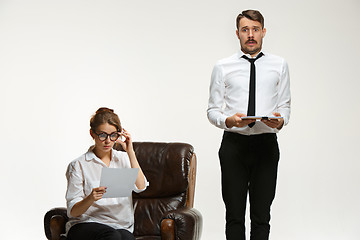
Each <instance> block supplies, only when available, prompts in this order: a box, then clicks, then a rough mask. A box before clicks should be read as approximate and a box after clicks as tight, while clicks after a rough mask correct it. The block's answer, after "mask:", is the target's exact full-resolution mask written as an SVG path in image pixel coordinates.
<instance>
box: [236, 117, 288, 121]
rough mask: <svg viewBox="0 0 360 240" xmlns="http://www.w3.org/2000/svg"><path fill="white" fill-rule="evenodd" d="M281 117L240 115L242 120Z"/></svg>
mask: <svg viewBox="0 0 360 240" xmlns="http://www.w3.org/2000/svg"><path fill="white" fill-rule="evenodd" d="M282 118H283V117H275V116H272V117H267V116H247V117H241V119H242V120H273V119H282Z"/></svg>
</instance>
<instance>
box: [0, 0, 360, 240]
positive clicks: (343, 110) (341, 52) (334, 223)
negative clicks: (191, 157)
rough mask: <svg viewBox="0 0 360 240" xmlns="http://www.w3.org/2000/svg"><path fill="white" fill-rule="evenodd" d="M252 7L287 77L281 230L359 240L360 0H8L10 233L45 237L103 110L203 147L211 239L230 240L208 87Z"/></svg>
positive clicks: (277, 233)
mask: <svg viewBox="0 0 360 240" xmlns="http://www.w3.org/2000/svg"><path fill="white" fill-rule="evenodd" d="M248 8H252V9H258V10H260V11H261V12H262V13H263V15H264V16H265V27H267V30H268V32H267V35H266V38H265V39H264V50H266V51H268V52H271V53H273V54H276V55H280V56H282V57H284V58H286V59H287V61H288V63H289V67H290V74H291V91H292V116H291V119H290V123H289V125H288V126H287V127H285V128H284V129H283V130H282V131H281V133H280V134H279V143H280V148H281V160H280V166H279V177H278V188H277V196H276V199H275V201H274V204H273V208H272V222H271V223H272V229H271V239H276V240H289V239H290V240H312V239H314V240H322V239H324V240H332V239H334V240H339V239H341V240H355V239H359V233H358V228H359V224H360V220H359V213H360V204H359V202H360V194H359V182H360V177H359V171H360V164H359V156H358V155H359V154H358V153H359V135H360V131H359V126H358V118H359V117H360V107H359V103H360V97H359V95H360V94H359V87H360V79H359V74H358V71H359V56H360V48H359V42H360V35H359V30H360V27H359V22H360V14H359V10H360V2H359V1H358V0H342V1H336V2H334V1H325V0H319V1H315V0H304V1H289V0H287V1H285V0H284V1H268V0H262V1H252V3H250V1H240V0H237V1H235V0H228V1H218V0H217V1H209V0H206V1H205V0H202V1H195V0H182V1H174V0H134V1H121V0H117V1H115V0H111V1H110V0H103V1H95V0H71V1H69V0H62V1H60V0H58V1H55V0H32V1H26V0H18V1H17V0H13V1H10V0H9V1H6V0H0V81H1V85H0V91H1V94H0V107H1V108H0V111H1V117H0V126H1V128H0V129H1V131H0V136H1V137H0V147H1V174H0V182H1V198H0V199H1V200H0V201H1V204H0V206H1V239H6V240H7V239H45V235H44V231H43V222H42V221H43V216H44V214H45V212H46V211H47V210H49V209H50V208H53V207H57V206H65V199H64V194H65V190H66V180H65V170H66V166H67V164H68V163H69V162H70V161H71V160H73V159H74V158H76V157H78V156H79V155H81V154H82V153H84V152H85V151H86V150H87V148H88V146H89V145H90V144H91V143H92V141H91V138H90V136H89V134H88V131H89V119H90V117H91V115H92V114H93V113H94V112H95V111H96V109H97V108H98V107H102V106H107V107H111V108H113V109H115V111H116V112H117V113H118V114H119V116H120V118H121V121H122V124H123V126H125V128H126V129H127V130H128V131H129V132H130V133H132V136H133V138H134V140H135V141H165V142H167V141H171V142H173V141H175V142H187V143H190V144H192V145H193V146H194V148H195V151H196V153H197V156H198V173H197V185H196V187H197V189H196V195H195V207H196V208H197V209H198V210H199V211H200V212H201V213H202V215H203V219H204V228H203V234H202V236H203V237H202V239H204V240H219V239H225V237H224V206H223V203H222V199H221V191H220V170H219V162H218V157H217V151H218V148H219V144H220V141H221V136H222V130H220V129H217V128H215V127H214V126H212V125H211V124H210V123H209V122H208V120H207V118H206V109H207V100H208V88H209V82H210V74H211V71H212V67H213V65H214V64H215V62H216V61H217V60H218V59H221V58H224V57H227V56H230V55H231V54H233V53H235V52H236V51H237V50H238V49H239V43H238V41H237V38H236V36H235V18H236V16H237V14H238V13H239V12H241V11H242V10H244V9H248Z"/></svg>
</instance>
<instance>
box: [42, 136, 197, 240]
mask: <svg viewBox="0 0 360 240" xmlns="http://www.w3.org/2000/svg"><path fill="white" fill-rule="evenodd" d="M114 148H115V149H120V148H121V147H120V146H119V145H115V146H114ZM134 150H135V152H136V156H137V158H138V161H139V164H140V166H141V168H142V170H143V171H144V173H145V175H146V178H147V179H148V181H149V183H150V186H149V187H148V188H147V189H146V190H145V191H144V192H142V193H139V194H137V193H133V202H134V206H135V226H134V235H135V237H136V239H137V240H159V239H161V240H165V239H166V240H175V239H176V240H197V239H200V235H201V231H202V216H201V214H200V213H199V212H198V211H197V210H196V209H194V208H193V205H194V192H195V179H196V156H195V153H194V148H193V147H192V146H191V145H189V144H185V143H153V142H134ZM67 221H68V217H67V215H66V208H53V209H51V210H50V211H48V212H47V213H46V214H45V217H44V227H45V234H46V237H47V238H48V239H51V240H58V239H66V238H64V237H61V236H60V235H61V234H62V233H64V232H65V223H66V222H67Z"/></svg>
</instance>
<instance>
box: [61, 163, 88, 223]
mask: <svg viewBox="0 0 360 240" xmlns="http://www.w3.org/2000/svg"><path fill="white" fill-rule="evenodd" d="M66 179H67V182H68V185H67V190H66V196H65V198H66V205H67V215H68V216H69V217H71V215H70V212H71V209H72V208H73V206H74V205H75V204H76V203H78V202H80V201H81V200H83V199H84V197H85V194H84V187H83V177H82V174H81V169H80V166H79V163H78V162H72V163H70V164H69V166H68V168H67V171H66Z"/></svg>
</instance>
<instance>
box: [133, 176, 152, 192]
mask: <svg viewBox="0 0 360 240" xmlns="http://www.w3.org/2000/svg"><path fill="white" fill-rule="evenodd" d="M144 180H145V187H144V188H143V189H139V188H138V187H137V186H136V184H134V192H136V193H141V192H143V191H145V190H146V188H147V187H148V186H149V182H148V180H147V179H146V177H145V175H144Z"/></svg>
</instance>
